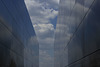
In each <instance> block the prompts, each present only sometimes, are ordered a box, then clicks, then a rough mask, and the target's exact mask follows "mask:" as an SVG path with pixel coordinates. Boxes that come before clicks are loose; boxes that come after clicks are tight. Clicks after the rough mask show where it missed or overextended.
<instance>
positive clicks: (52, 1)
mask: <svg viewBox="0 0 100 67" xmlns="http://www.w3.org/2000/svg"><path fill="white" fill-rule="evenodd" d="M25 3H26V6H27V9H28V11H29V14H30V18H31V21H32V24H33V27H34V28H35V31H36V35H37V38H38V41H39V54H40V62H39V66H40V67H53V59H54V57H53V49H54V45H53V43H54V31H55V29H54V25H53V24H52V23H51V19H54V18H55V17H57V15H58V4H59V0H46V1H45V0H25ZM55 23H56V22H55ZM32 39H33V38H31V40H32Z"/></svg>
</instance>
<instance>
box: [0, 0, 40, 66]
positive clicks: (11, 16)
mask: <svg viewBox="0 0 100 67" xmlns="http://www.w3.org/2000/svg"><path fill="white" fill-rule="evenodd" d="M0 67H39V44H38V41H37V37H36V34H35V31H34V29H33V27H32V24H31V20H30V17H29V15H28V12H27V9H26V6H25V4H24V0H12V1H9V0H0Z"/></svg>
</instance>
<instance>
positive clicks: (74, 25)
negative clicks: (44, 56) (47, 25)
mask: <svg viewBox="0 0 100 67" xmlns="http://www.w3.org/2000/svg"><path fill="white" fill-rule="evenodd" d="M54 50H55V59H54V60H55V61H54V62H55V63H54V67H100V0H60V9H59V16H58V22H57V27H56V33H55V45H54Z"/></svg>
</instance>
